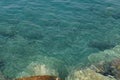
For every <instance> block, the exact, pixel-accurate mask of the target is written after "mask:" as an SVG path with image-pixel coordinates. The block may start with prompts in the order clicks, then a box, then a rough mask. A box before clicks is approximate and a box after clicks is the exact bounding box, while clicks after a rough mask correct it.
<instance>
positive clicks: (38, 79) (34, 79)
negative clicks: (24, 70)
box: [15, 75, 60, 80]
mask: <svg viewBox="0 0 120 80" xmlns="http://www.w3.org/2000/svg"><path fill="white" fill-rule="evenodd" d="M15 80H60V79H59V78H58V77H56V76H49V75H44V76H31V77H25V78H18V79H15Z"/></svg>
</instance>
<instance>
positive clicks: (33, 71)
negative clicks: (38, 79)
mask: <svg viewBox="0 0 120 80" xmlns="http://www.w3.org/2000/svg"><path fill="white" fill-rule="evenodd" d="M38 75H51V76H58V75H59V74H58V72H57V71H55V70H54V69H51V68H50V67H47V66H46V65H45V64H39V63H34V62H32V63H31V64H30V65H28V66H27V68H26V69H25V71H23V72H21V73H19V74H18V76H17V77H18V78H20V77H30V76H38Z"/></svg>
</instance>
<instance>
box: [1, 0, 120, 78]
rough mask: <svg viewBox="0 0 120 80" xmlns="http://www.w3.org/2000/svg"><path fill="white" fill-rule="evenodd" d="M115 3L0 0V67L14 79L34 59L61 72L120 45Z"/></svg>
mask: <svg viewBox="0 0 120 80" xmlns="http://www.w3.org/2000/svg"><path fill="white" fill-rule="evenodd" d="M119 8H120V1H119V0H0V69H1V72H3V74H4V75H5V76H7V77H10V78H15V77H17V75H19V73H20V72H22V71H24V69H25V68H26V67H27V66H28V65H29V64H31V63H39V64H45V65H47V66H48V67H50V68H52V69H55V70H57V71H58V73H59V74H60V76H62V77H64V76H67V74H68V73H69V70H71V69H72V68H75V67H79V66H87V65H89V64H91V62H90V61H89V59H90V57H91V56H92V55H93V54H100V53H99V52H101V53H102V52H103V53H104V50H107V49H110V50H112V48H113V47H115V46H117V45H118V46H119V43H120V9H119ZM119 49H120V48H119ZM111 53H112V52H111ZM92 59H93V58H92ZM102 59H103V60H104V58H102ZM110 59H111V57H110ZM66 68H67V69H66ZM67 70H68V71H67ZM62 71H64V73H62ZM31 75H32V74H31Z"/></svg>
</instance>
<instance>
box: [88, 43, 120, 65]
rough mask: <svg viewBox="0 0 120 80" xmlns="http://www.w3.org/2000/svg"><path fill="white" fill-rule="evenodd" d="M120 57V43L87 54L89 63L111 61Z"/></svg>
mask: <svg viewBox="0 0 120 80" xmlns="http://www.w3.org/2000/svg"><path fill="white" fill-rule="evenodd" d="M117 58H120V45H117V46H115V47H114V48H112V49H109V50H104V51H100V52H98V53H94V54H91V55H89V56H88V60H89V61H90V63H91V64H94V63H99V62H101V61H103V62H111V61H113V60H114V59H117Z"/></svg>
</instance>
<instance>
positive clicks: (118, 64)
mask: <svg viewBox="0 0 120 80" xmlns="http://www.w3.org/2000/svg"><path fill="white" fill-rule="evenodd" d="M91 69H92V70H94V71H95V72H97V73H100V74H102V75H104V76H113V77H114V78H116V79H118V80H119V79H120V59H115V60H113V61H111V62H102V63H98V64H96V65H94V66H91Z"/></svg>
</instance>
